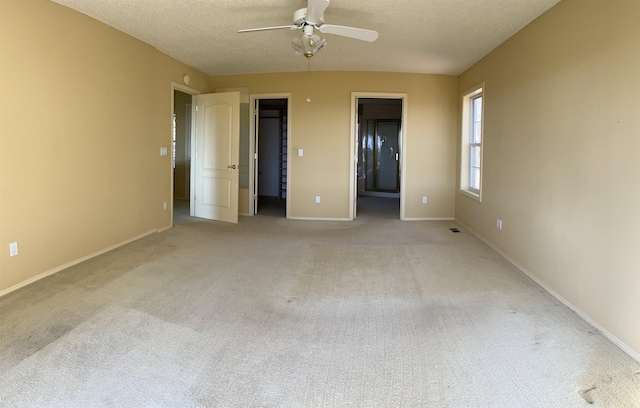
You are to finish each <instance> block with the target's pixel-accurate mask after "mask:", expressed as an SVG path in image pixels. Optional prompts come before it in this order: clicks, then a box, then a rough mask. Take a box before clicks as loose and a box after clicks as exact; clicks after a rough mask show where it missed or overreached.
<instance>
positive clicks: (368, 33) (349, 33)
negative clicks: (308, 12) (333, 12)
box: [318, 24, 378, 42]
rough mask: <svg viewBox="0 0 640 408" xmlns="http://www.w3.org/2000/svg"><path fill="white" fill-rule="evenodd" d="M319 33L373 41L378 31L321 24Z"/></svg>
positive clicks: (376, 37)
mask: <svg viewBox="0 0 640 408" xmlns="http://www.w3.org/2000/svg"><path fill="white" fill-rule="evenodd" d="M318 29H319V30H320V32H321V33H326V34H335V35H340V36H342V37H349V38H355V39H356V40H362V41H368V42H374V41H375V40H377V39H378V32H377V31H373V30H366V29H364V28H355V27H345V26H338V25H331V24H323V25H321V26H320V27H318Z"/></svg>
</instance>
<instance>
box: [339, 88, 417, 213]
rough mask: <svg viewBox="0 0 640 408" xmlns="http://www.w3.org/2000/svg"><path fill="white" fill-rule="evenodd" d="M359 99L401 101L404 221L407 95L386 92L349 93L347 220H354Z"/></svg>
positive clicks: (401, 204)
mask: <svg viewBox="0 0 640 408" xmlns="http://www.w3.org/2000/svg"><path fill="white" fill-rule="evenodd" d="M359 98H372V99H401V100H402V122H401V123H400V149H401V150H400V219H401V220H405V219H406V218H405V194H406V192H405V190H406V171H405V169H406V160H405V157H406V152H407V138H408V134H409V132H408V131H407V123H408V120H407V111H408V107H407V106H408V94H406V93H388V92H351V143H350V146H351V147H350V151H349V157H350V158H351V166H349V168H350V170H349V219H350V220H354V219H355V210H354V208H355V207H354V206H355V205H356V195H357V194H358V192H357V188H358V186H357V183H356V174H357V173H356V172H357V166H358V152H357V151H356V150H355V146H356V139H357V134H356V131H357V129H356V127H357V126H356V125H357V117H358V116H357V115H358V112H357V109H358V99H359Z"/></svg>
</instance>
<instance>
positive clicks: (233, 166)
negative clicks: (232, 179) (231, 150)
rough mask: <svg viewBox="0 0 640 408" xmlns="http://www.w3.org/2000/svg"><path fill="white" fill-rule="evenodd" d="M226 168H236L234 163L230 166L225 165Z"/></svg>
mask: <svg viewBox="0 0 640 408" xmlns="http://www.w3.org/2000/svg"><path fill="white" fill-rule="evenodd" d="M227 168H228V169H234V170H235V169H236V165H235V164H232V165H231V166H227Z"/></svg>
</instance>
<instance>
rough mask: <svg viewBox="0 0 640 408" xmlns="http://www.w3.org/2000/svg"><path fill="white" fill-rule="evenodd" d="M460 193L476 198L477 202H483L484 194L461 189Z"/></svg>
mask: <svg viewBox="0 0 640 408" xmlns="http://www.w3.org/2000/svg"><path fill="white" fill-rule="evenodd" d="M460 194H462V195H463V196H466V197H469V198H471V199H473V200H476V201H477V202H479V203H481V202H482V196H481V195H480V194H478V193H474V192H472V191H469V190H460Z"/></svg>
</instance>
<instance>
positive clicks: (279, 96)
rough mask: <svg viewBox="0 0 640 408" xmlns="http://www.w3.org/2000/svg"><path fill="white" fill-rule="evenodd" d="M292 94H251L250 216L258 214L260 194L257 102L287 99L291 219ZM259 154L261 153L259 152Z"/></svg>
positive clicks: (288, 188)
mask: <svg viewBox="0 0 640 408" xmlns="http://www.w3.org/2000/svg"><path fill="white" fill-rule="evenodd" d="M291 95H292V94H291V93H264V94H251V100H250V102H249V109H251V112H250V113H249V114H250V115H251V120H250V121H249V215H255V214H256V212H257V208H256V198H257V194H258V192H257V191H256V180H257V178H256V171H257V166H256V165H255V163H256V159H257V157H256V156H255V154H256V131H257V129H256V101H260V99H286V100H287V199H286V205H287V208H286V218H289V208H290V206H291V200H290V198H291V174H292V171H291V161H290V160H289V158H290V157H291V145H292V143H291V140H292V137H291V136H292V134H291ZM258 154H259V152H258Z"/></svg>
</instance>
